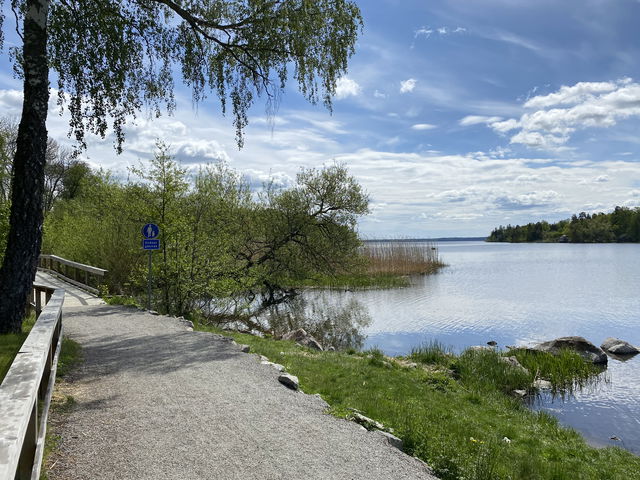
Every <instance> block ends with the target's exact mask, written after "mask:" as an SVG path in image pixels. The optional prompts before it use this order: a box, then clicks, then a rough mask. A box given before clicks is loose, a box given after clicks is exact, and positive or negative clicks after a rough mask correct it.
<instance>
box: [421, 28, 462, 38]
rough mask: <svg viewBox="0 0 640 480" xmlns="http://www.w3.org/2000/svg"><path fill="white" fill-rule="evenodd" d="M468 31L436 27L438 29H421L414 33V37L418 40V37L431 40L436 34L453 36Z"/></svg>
mask: <svg viewBox="0 0 640 480" xmlns="http://www.w3.org/2000/svg"><path fill="white" fill-rule="evenodd" d="M466 31H467V29H466V28H464V27H455V28H452V27H447V26H442V27H436V28H431V27H420V28H418V29H417V30H416V31H414V32H413V37H414V38H418V37H426V38H429V37H431V35H433V34H434V33H437V34H438V35H451V34H454V33H464V32H466Z"/></svg>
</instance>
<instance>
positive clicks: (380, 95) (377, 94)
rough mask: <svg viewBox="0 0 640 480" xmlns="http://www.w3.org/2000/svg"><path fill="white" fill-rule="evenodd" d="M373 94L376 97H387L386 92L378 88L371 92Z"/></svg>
mask: <svg viewBox="0 0 640 480" xmlns="http://www.w3.org/2000/svg"><path fill="white" fill-rule="evenodd" d="M373 96H374V97H376V98H387V94H386V93H383V92H381V91H379V90H376V91H375V92H373Z"/></svg>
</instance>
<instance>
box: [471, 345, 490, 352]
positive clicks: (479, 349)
mask: <svg viewBox="0 0 640 480" xmlns="http://www.w3.org/2000/svg"><path fill="white" fill-rule="evenodd" d="M467 350H473V351H474V352H493V348H491V347H487V346H486V345H474V346H472V347H469V348H468V349H467Z"/></svg>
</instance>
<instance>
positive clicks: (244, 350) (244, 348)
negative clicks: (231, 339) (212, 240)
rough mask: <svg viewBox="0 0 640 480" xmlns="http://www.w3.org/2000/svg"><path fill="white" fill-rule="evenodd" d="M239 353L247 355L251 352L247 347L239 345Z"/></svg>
mask: <svg viewBox="0 0 640 480" xmlns="http://www.w3.org/2000/svg"><path fill="white" fill-rule="evenodd" d="M239 347H240V351H241V352H243V353H249V352H250V351H251V347H250V346H249V345H239Z"/></svg>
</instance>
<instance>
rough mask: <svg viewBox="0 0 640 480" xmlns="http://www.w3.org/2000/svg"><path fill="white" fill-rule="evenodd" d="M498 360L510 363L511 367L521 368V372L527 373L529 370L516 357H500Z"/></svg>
mask: <svg viewBox="0 0 640 480" xmlns="http://www.w3.org/2000/svg"><path fill="white" fill-rule="evenodd" d="M500 361H501V362H504V363H507V364H509V365H511V366H512V367H513V368H517V369H518V370H521V371H522V372H523V373H529V370H527V369H526V368H524V367H523V366H522V365H521V364H520V362H519V361H518V359H517V358H516V357H500Z"/></svg>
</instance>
